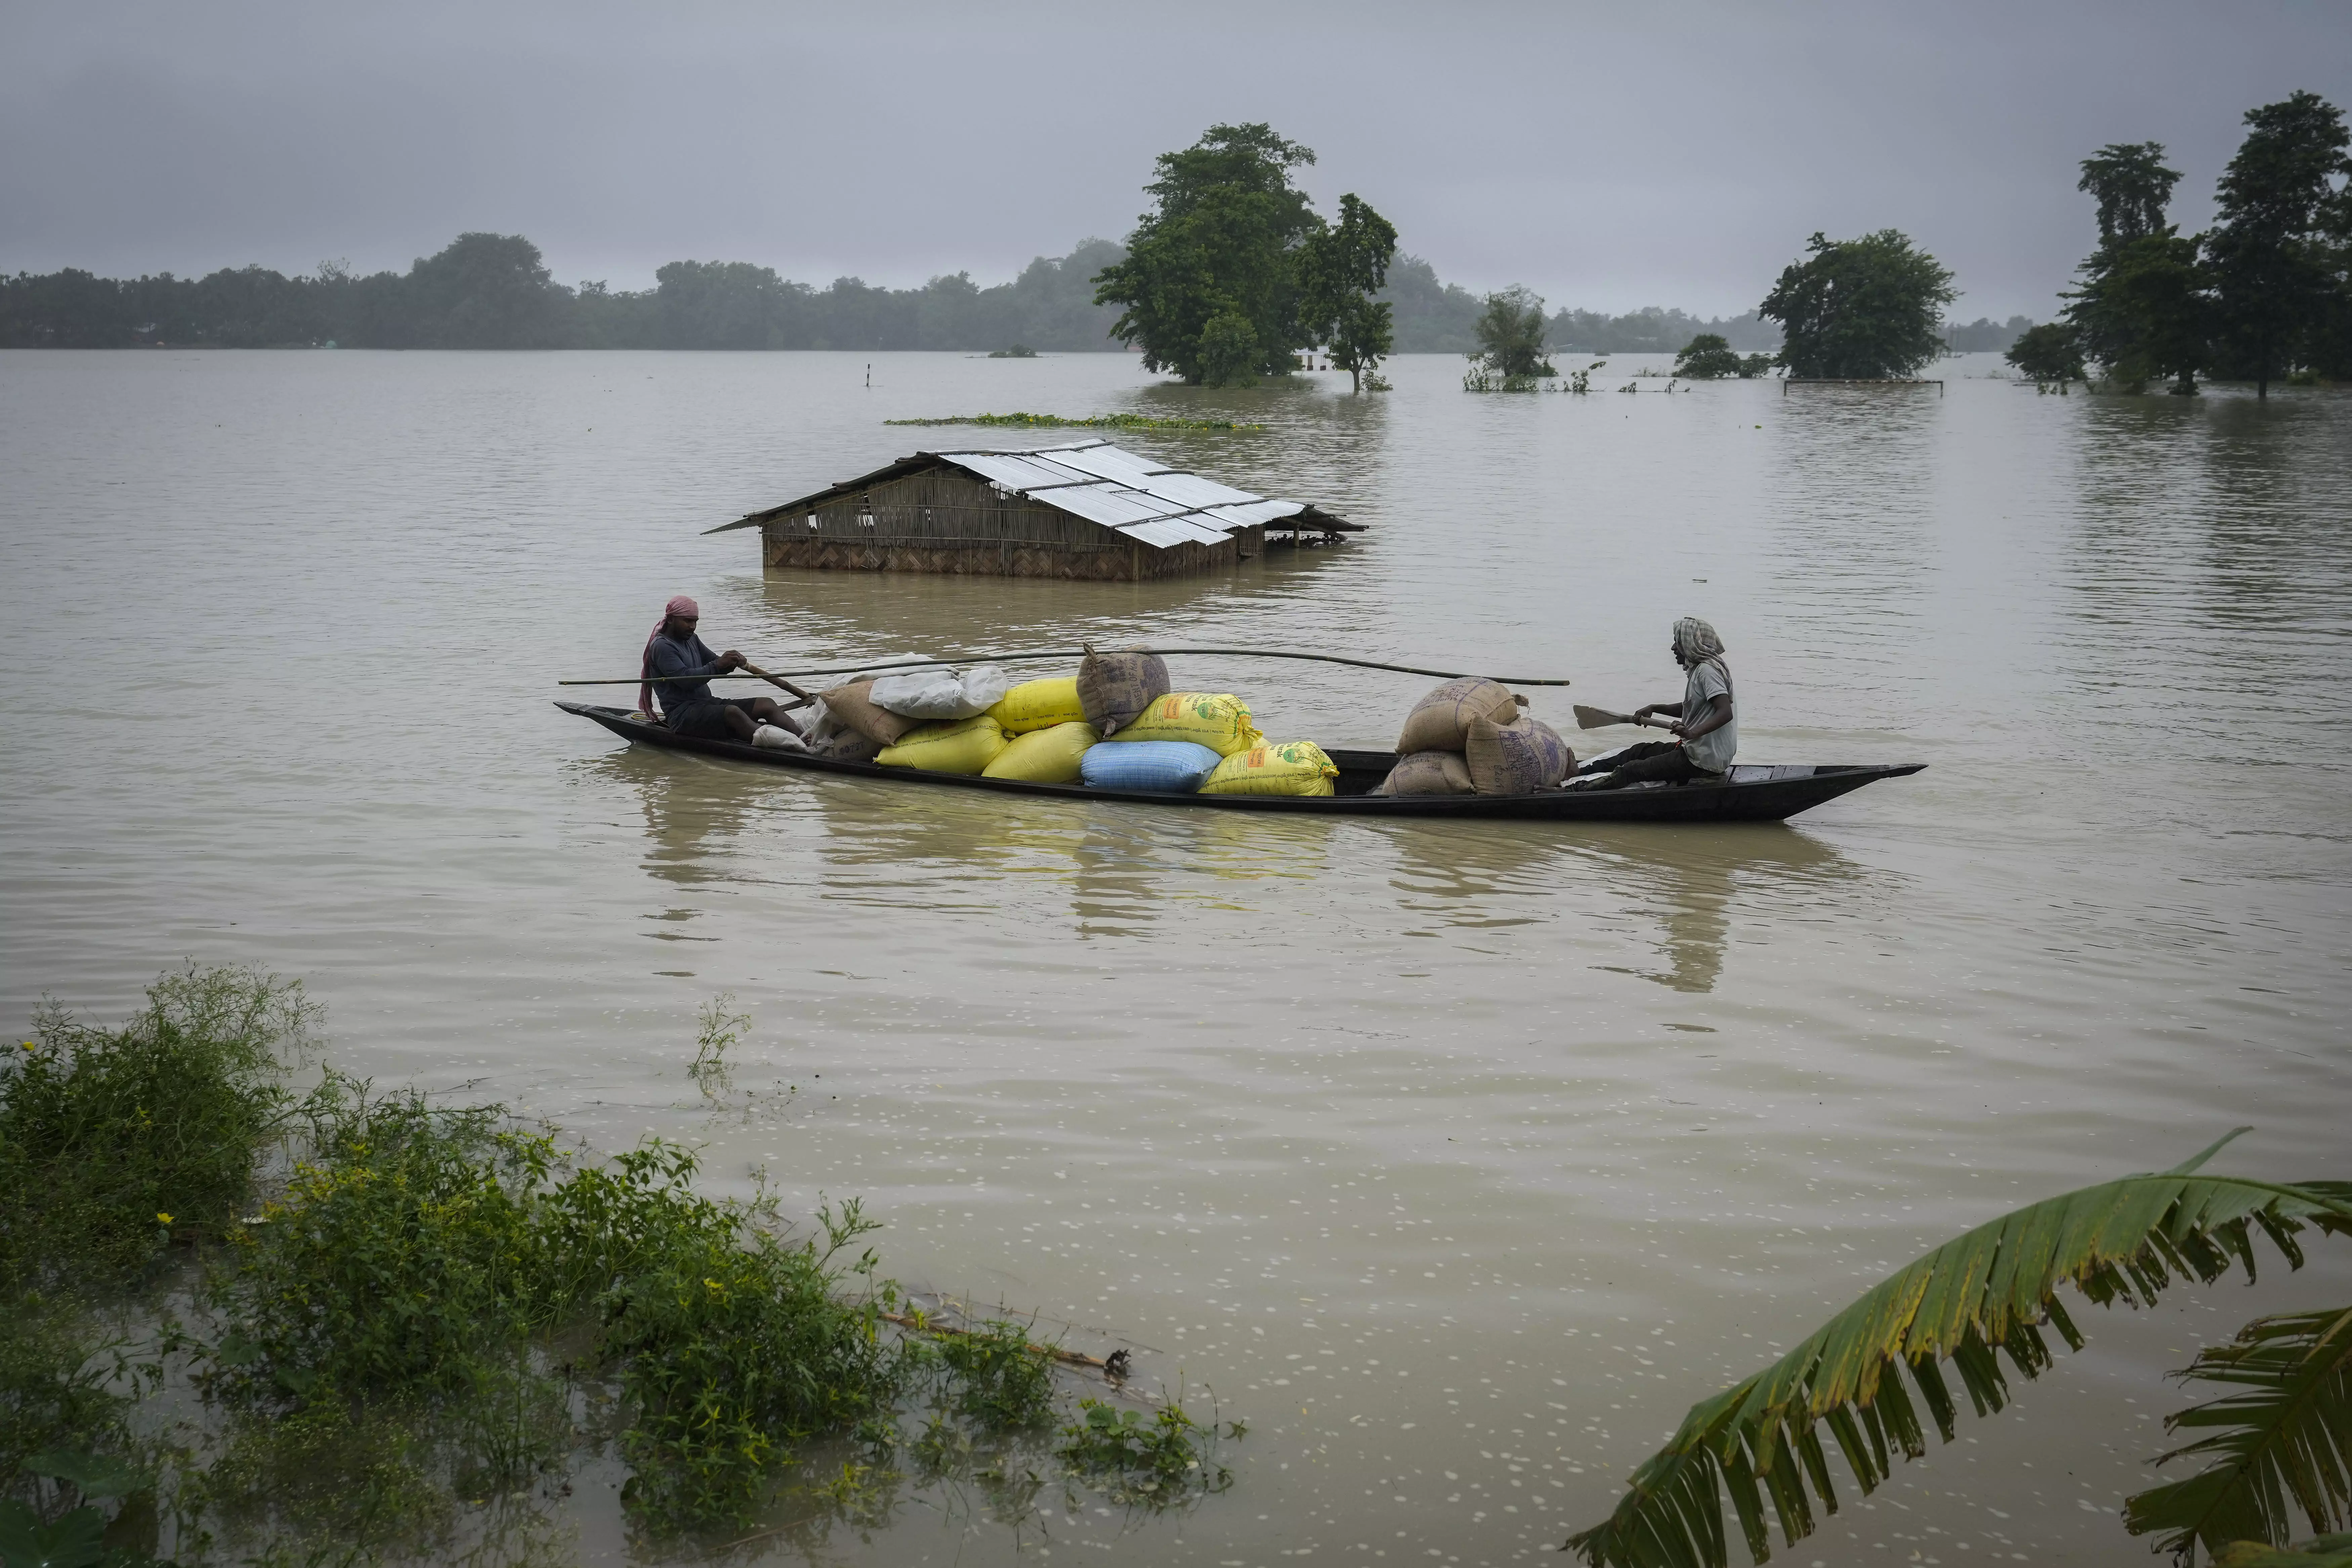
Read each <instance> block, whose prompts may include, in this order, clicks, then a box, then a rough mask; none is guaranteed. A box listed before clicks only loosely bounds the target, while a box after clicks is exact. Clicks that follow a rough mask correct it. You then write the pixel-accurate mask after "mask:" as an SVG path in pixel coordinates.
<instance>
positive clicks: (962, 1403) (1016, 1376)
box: [940, 1321, 1054, 1431]
mask: <svg viewBox="0 0 2352 1568" xmlns="http://www.w3.org/2000/svg"><path fill="white" fill-rule="evenodd" d="M940 1361H941V1362H942V1363H944V1364H945V1365H946V1367H947V1369H948V1372H949V1373H950V1376H951V1378H952V1382H951V1383H950V1403H951V1405H952V1406H953V1408H954V1410H955V1412H956V1414H957V1415H962V1416H965V1417H968V1418H969V1419H971V1420H972V1421H974V1422H977V1423H978V1424H979V1425H980V1426H982V1427H985V1428H987V1429H989V1430H992V1431H1003V1430H1010V1429H1012V1428H1015V1427H1022V1426H1042V1425H1044V1424H1045V1420H1046V1419H1047V1418H1048V1417H1049V1416H1051V1415H1053V1413H1054V1361H1053V1356H1052V1351H1051V1347H1050V1346H1046V1345H1041V1344H1038V1343H1036V1342H1034V1341H1032V1340H1031V1339H1030V1338H1029V1331H1028V1329H1027V1327H1026V1326H1024V1325H1023V1324H1020V1323H1007V1322H1001V1321H991V1322H988V1323H983V1324H982V1326H981V1327H979V1328H977V1329H974V1330H973V1331H971V1332H970V1333H963V1334H953V1335H950V1336H949V1337H948V1338H947V1339H945V1340H943V1341H942V1342H940Z"/></svg>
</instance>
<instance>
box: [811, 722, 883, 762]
mask: <svg viewBox="0 0 2352 1568" xmlns="http://www.w3.org/2000/svg"><path fill="white" fill-rule="evenodd" d="M809 752H810V753H811V754H812V755H814V756H819V757H824V758H825V759H826V760H827V761H830V762H835V763H870V762H872V761H873V760H874V759H875V758H877V757H878V756H880V755H881V754H882V742H879V741H877V740H876V739H874V738H873V737H872V736H871V735H861V734H859V733H858V732H857V731H855V730H836V731H834V732H833V734H832V735H831V736H830V737H829V738H827V739H825V740H823V741H812V742H809Z"/></svg>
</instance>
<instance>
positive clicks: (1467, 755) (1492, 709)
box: [1372, 676, 1576, 795]
mask: <svg viewBox="0 0 2352 1568" xmlns="http://www.w3.org/2000/svg"><path fill="white" fill-rule="evenodd" d="M1526 705H1527V699H1525V698H1523V697H1517V696H1514V695H1513V694H1512V693H1511V690H1510V689H1509V688H1508V687H1506V686H1504V685H1503V684H1502V683H1501V682H1499V681H1494V680H1488V679H1484V678H1483V677H1478V676H1466V677H1465V678H1463V679H1460V680H1449V681H1447V682H1446V683H1445V684H1444V685H1443V686H1441V687H1439V688H1437V689H1435V690H1434V691H1432V692H1431V693H1430V694H1429V695H1428V696H1426V697H1424V698H1423V699H1422V700H1420V701H1419V702H1418V703H1416V704H1415V705H1414V707H1413V710H1412V715H1411V716H1410V717H1409V718H1407V719H1406V720H1405V724H1404V732H1403V733H1402V735H1400V736H1399V737H1398V738H1397V747H1396V749H1397V762H1396V765H1395V766H1394V767H1393V768H1391V769H1390V770H1389V776H1388V777H1387V778H1385V779H1383V780H1382V781H1381V785H1380V787H1379V788H1378V789H1376V790H1374V791H1373V792H1372V793H1373V794H1374V795H1532V794H1534V793H1535V792H1536V791H1538V790H1546V789H1555V788H1557V787H1559V782H1560V781H1561V780H1562V779H1564V778H1566V777H1567V776H1568V775H1569V774H1570V773H1573V772H1574V771H1575V769H1576V753H1575V752H1571V751H1570V750H1569V747H1568V742H1565V741H1563V740H1561V739H1560V738H1559V731H1556V730H1554V729H1553V728H1552V727H1551V726H1550V725H1549V724H1547V723H1545V722H1544V721H1542V720H1540V719H1535V718H1530V717H1529V716H1528V715H1527V714H1524V713H1522V712H1520V711H1519V710H1520V709H1522V708H1523V707H1525V706H1526Z"/></svg>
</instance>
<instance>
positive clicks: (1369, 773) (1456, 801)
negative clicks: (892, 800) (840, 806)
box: [556, 702, 1927, 822]
mask: <svg viewBox="0 0 2352 1568" xmlns="http://www.w3.org/2000/svg"><path fill="white" fill-rule="evenodd" d="M556 706H557V707H558V708H561V709H562V710H564V711H565V712H566V713H577V714H579V715H580V716H581V717H582V718H583V719H588V720H593V721H594V722H596V723H599V724H602V725H603V726H604V728H606V729H607V730H610V731H613V733H614V734H615V735H618V736H620V737H621V738H623V739H624V740H627V741H634V742H636V743H637V744H639V745H641V746H658V747H666V748H667V749H668V750H670V751H673V752H698V753H700V754H701V755H703V756H706V757H724V758H726V759H728V760H729V761H730V762H739V763H755V764H757V765H759V766H761V767H770V768H788V769H791V770H793V771H794V772H797V773H824V774H830V775H832V776H834V777H836V778H845V779H866V780H870V781H872V782H874V783H877V784H898V785H907V786H916V787H920V786H924V785H929V786H931V787H933V788H940V787H945V788H949V789H977V790H993V791H995V792H996V793H998V794H1000V795H1054V796H1058V797H1060V798H1063V799H1066V800H1121V801H1132V802H1135V803H1137V804H1139V805H1189V806H1205V807H1208V808H1210V809H1212V810H1216V811H1279V812H1290V813H1295V814H1304V815H1306V816H1367V817H1398V816H1439V817H1507V818H1514V819H1517V820H1520V821H1535V822H1778V821H1780V820H1781V819H1782V818H1783V817H1789V816H1796V815H1797V813H1799V812H1801V811H1806V810H1810V809H1811V807H1813V806H1816V805H1821V804H1822V802H1823V801H1825V800H1835V799H1836V798H1837V797H1838V796H1839V795H1848V794H1851V793H1852V792H1853V791H1855V790H1858V789H1860V788H1861V787H1862V786H1863V785H1864V784H1870V783H1872V782H1873V781H1874V780H1877V779H1893V778H1901V777H1903V776H1904V775H1906V774H1907V773H1917V772H1918V771H1919V770H1920V769H1921V768H1923V767H1925V766H1927V764H1926V763H1822V764H1818V765H1815V764H1795V765H1790V764H1785V763H1775V764H1770V765H1763V766H1759V765H1754V764H1749V763H1734V764H1733V766H1732V769H1731V776H1730V778H1729V779H1727V781H1726V782H1724V783H1722V784H1636V785H1634V786H1633V788H1631V789H1621V790H1604V791H1597V792H1593V791H1580V790H1545V791H1543V792H1542V793H1541V794H1538V795H1371V794H1370V793H1368V792H1369V791H1370V790H1372V789H1374V788H1376V787H1377V786H1378V785H1379V784H1380V782H1381V780H1382V779H1383V778H1386V777H1387V776H1388V772H1389V769H1390V768H1391V767H1393V766H1395V765H1396V753H1394V752H1349V751H1335V752H1329V753H1328V754H1329V756H1330V758H1331V760H1332V761H1333V762H1334V763H1338V764H1339V778H1338V779H1336V780H1334V781H1333V783H1334V784H1335V786H1336V787H1337V789H1338V791H1339V793H1338V794H1336V795H1304V796H1302V795H1169V794H1162V793H1160V792H1156V791H1151V790H1138V789H1088V788H1087V787H1086V786H1085V785H1083V784H1031V783H1028V782H1027V781H1025V780H1022V779H992V778H982V777H979V776H977V775H968V774H964V773H929V772H926V771H924V770H923V769H920V768H884V767H877V766H875V765H874V764H873V763H843V762H835V761H833V760H831V759H829V758H825V757H813V756H810V755H808V754H807V753H806V752H779V751H769V750H767V749H765V748H763V747H760V746H754V745H751V744H748V743H746V742H741V741H706V740H700V739H698V738H695V737H693V736H688V735H679V734H676V733H673V732H672V731H669V730H667V729H665V728H663V727H662V726H661V725H659V724H650V723H647V722H646V721H644V720H642V719H637V718H633V717H632V716H631V715H630V713H629V710H626V709H624V708H604V707H598V706H595V705H593V704H591V703H585V702H559V703H557V704H556Z"/></svg>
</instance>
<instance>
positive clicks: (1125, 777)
mask: <svg viewBox="0 0 2352 1568" xmlns="http://www.w3.org/2000/svg"><path fill="white" fill-rule="evenodd" d="M1223 761H1224V759H1223V757H1220V756H1218V755H1217V753H1216V752H1213V751H1211V750H1209V748H1208V747H1206V746H1200V745H1195V744H1193V743H1192V742H1190V741H1128V742H1121V743H1120V744H1118V745H1103V746H1088V747H1087V751H1086V755H1084V756H1082V757H1080V758H1079V759H1078V777H1079V779H1080V780H1081V781H1083V782H1084V783H1085V784H1087V786H1088V787H1090V788H1093V789H1148V790H1153V791H1156V792H1158V793H1160V794H1162V795H1191V794H1192V792H1193V791H1195V790H1197V789H1199V788H1200V787H1201V782H1202V780H1203V779H1205V778H1207V777H1208V776H1209V775H1210V774H1211V773H1215V772H1216V771H1217V764H1218V763H1221V762H1223Z"/></svg>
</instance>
